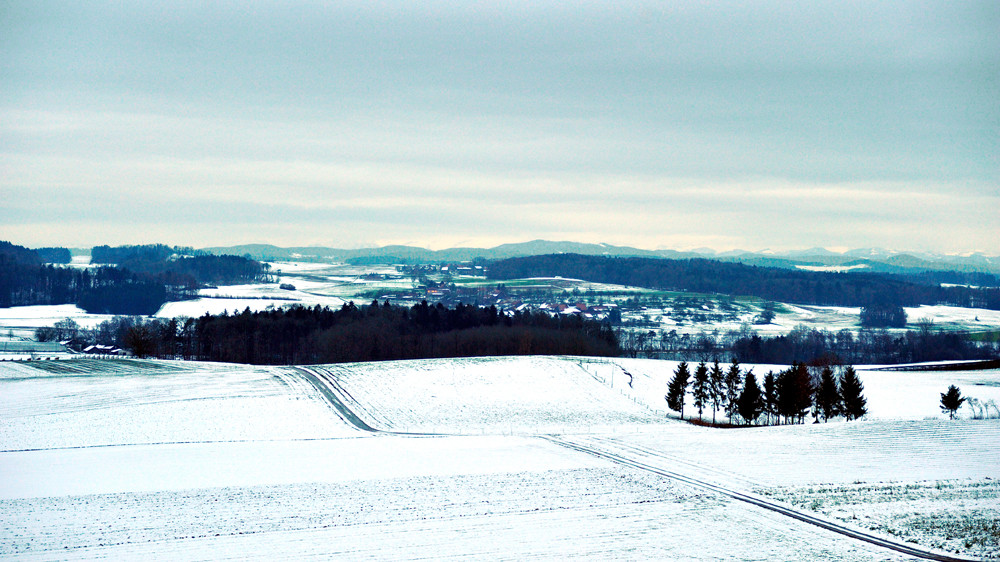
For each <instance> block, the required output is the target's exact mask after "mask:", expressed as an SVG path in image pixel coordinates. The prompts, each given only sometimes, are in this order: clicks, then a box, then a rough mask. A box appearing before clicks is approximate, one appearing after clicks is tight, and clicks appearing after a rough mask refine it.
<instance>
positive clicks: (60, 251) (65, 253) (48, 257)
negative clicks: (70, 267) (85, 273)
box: [35, 248, 73, 264]
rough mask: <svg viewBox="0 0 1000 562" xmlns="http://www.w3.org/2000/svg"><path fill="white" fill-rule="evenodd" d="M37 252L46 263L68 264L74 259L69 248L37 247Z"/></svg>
mask: <svg viewBox="0 0 1000 562" xmlns="http://www.w3.org/2000/svg"><path fill="white" fill-rule="evenodd" d="M35 253H36V254H38V257H39V258H40V259H41V260H42V261H43V262H45V263H62V264H67V263H70V262H72V261H73V254H71V253H70V251H69V248H35Z"/></svg>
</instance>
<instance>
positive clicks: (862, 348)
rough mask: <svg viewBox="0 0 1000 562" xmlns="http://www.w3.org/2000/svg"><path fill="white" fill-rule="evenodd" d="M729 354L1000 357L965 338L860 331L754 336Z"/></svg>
mask: <svg viewBox="0 0 1000 562" xmlns="http://www.w3.org/2000/svg"><path fill="white" fill-rule="evenodd" d="M730 349H731V353H732V355H733V356H734V357H737V358H739V360H740V361H742V362H745V363H776V364H781V365H787V364H790V363H795V362H810V363H814V362H816V361H823V360H825V361H830V362H832V363H834V364H845V363H878V364H895V363H920V362H924V361H962V360H972V359H995V358H996V357H997V354H998V352H1000V347H998V345H997V343H996V342H980V341H975V340H973V339H972V338H971V337H970V336H969V335H968V334H966V333H962V332H930V331H916V330H909V331H906V332H903V333H891V332H888V331H885V330H861V331H860V332H858V334H857V335H856V336H855V335H854V334H852V333H851V332H850V331H846V330H844V331H841V332H837V333H833V332H828V331H826V330H810V331H807V332H803V333H798V334H789V335H787V336H773V337H766V336H765V337H762V336H759V335H756V334H754V335H752V336H749V337H741V338H739V339H737V340H736V341H734V342H733V343H732V344H731V346H730Z"/></svg>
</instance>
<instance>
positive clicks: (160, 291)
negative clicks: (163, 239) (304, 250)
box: [0, 242, 271, 315]
mask: <svg viewBox="0 0 1000 562" xmlns="http://www.w3.org/2000/svg"><path fill="white" fill-rule="evenodd" d="M98 248H101V247H100V246H99V247H98ZM103 248H107V250H104V251H103V252H104V254H105V255H104V256H103V257H102V260H104V261H102V262H99V263H106V262H107V260H109V259H111V258H114V259H119V260H121V261H122V263H124V264H127V265H115V266H103V267H96V268H89V269H72V268H67V267H60V266H54V265H49V264H46V263H45V261H46V259H45V258H43V256H41V255H40V254H39V253H38V252H37V251H35V250H30V249H28V248H25V247H23V246H17V245H15V244H11V243H9V242H0V307H9V306H27V305H39V304H43V305H44V304H76V305H78V306H79V307H80V308H83V309H84V310H86V311H87V312H90V313H94V314H128V315H149V314H154V313H155V312H156V311H157V310H159V308H160V307H161V306H162V305H163V303H165V302H167V301H168V300H183V299H185V298H189V297H191V296H192V295H193V294H194V293H195V291H196V290H197V288H198V287H199V286H200V285H202V284H205V283H222V284H234V283H257V282H268V281H270V280H271V276H270V272H269V270H268V266H267V265H266V264H261V263H259V262H256V261H254V260H251V259H248V258H242V257H237V256H208V255H202V256H193V257H182V258H177V259H172V258H171V257H170V256H173V255H174V254H173V253H172V252H173V250H171V249H170V248H167V247H166V246H163V245H154V246H125V247H122V248H126V249H127V251H126V250H121V251H119V249H117V248H108V247H106V246H105V247H103ZM164 248H166V249H167V250H170V251H171V254H170V256H167V257H166V258H162V256H163V254H164V253H165V251H166V250H164ZM96 249H97V248H95V250H96ZM98 254H99V255H100V254H101V252H98ZM150 256H154V257H157V259H158V261H150V259H147V258H150ZM160 258H162V259H160Z"/></svg>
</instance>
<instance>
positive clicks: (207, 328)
mask: <svg viewBox="0 0 1000 562" xmlns="http://www.w3.org/2000/svg"><path fill="white" fill-rule="evenodd" d="M98 330H99V331H102V333H100V334H95V339H96V340H97V341H94V342H92V343H104V344H110V343H114V344H115V345H118V346H122V347H123V348H126V349H129V350H131V351H132V352H133V353H134V354H135V355H137V356H140V357H144V356H154V357H183V358H187V359H196V360H206V361H225V362H233V363H251V364H310V363H339V362H355V361H381V360H389V359H419V358H430V357H470V356H482V355H539V354H554V355H593V356H607V357H613V356H616V355H618V353H619V349H618V345H617V340H616V339H615V334H614V332H613V331H612V330H611V329H610V328H608V327H607V326H606V325H603V324H600V323H597V322H592V321H587V320H583V319H581V318H579V317H575V316H570V317H567V316H561V317H554V316H550V315H548V314H545V313H540V312H535V313H531V312H519V313H516V314H508V313H505V312H503V311H500V310H498V309H497V308H495V307H489V308H483V307H477V306H473V305H461V304H460V305H457V306H455V307H453V308H448V307H445V306H444V305H441V304H438V305H435V306H432V305H429V304H428V303H427V302H426V301H423V302H421V303H420V304H417V305H414V306H413V307H409V308H408V307H403V306H395V305H391V304H389V303H388V302H385V303H383V304H379V303H378V301H374V302H372V303H371V304H370V305H367V306H356V305H355V304H354V303H347V304H345V305H344V306H342V307H341V308H339V309H331V308H328V307H320V306H315V307H312V308H308V307H302V306H293V307H290V308H287V309H269V310H264V311H259V312H251V311H250V310H249V309H246V310H244V311H243V312H240V313H233V314H221V315H214V316H213V315H208V314H206V315H205V316H202V317H200V318H197V319H191V318H188V319H173V320H158V319H150V320H141V319H140V320H138V321H136V320H135V319H132V320H130V321H125V320H123V319H118V318H116V319H115V321H113V322H109V323H108V325H107V326H105V325H104V324H102V326H101V327H99V328H98ZM104 330H107V331H106V332H104ZM102 338H103V339H102Z"/></svg>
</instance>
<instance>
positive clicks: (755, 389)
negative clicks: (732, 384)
mask: <svg viewBox="0 0 1000 562" xmlns="http://www.w3.org/2000/svg"><path fill="white" fill-rule="evenodd" d="M736 404H737V411H738V412H739V414H740V417H742V418H743V419H745V420H746V421H747V424H748V425H749V424H751V423H753V422H754V421H755V420H756V419H757V418H758V417H759V416H760V414H761V412H762V411H764V397H763V396H761V392H760V387H759V386H757V377H756V376H755V375H754V374H753V369H750V371H748V372H747V376H746V378H745V379H744V381H743V392H742V393H740V397H739V398H738V399H737V401H736Z"/></svg>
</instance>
